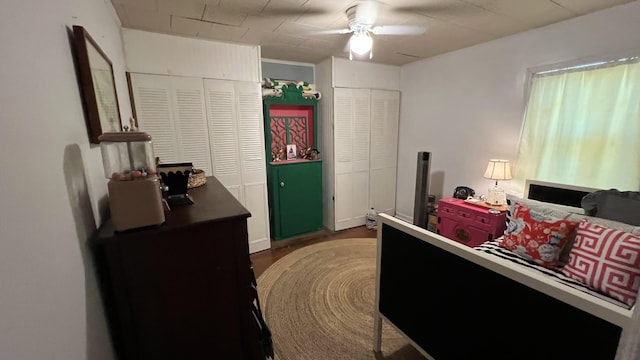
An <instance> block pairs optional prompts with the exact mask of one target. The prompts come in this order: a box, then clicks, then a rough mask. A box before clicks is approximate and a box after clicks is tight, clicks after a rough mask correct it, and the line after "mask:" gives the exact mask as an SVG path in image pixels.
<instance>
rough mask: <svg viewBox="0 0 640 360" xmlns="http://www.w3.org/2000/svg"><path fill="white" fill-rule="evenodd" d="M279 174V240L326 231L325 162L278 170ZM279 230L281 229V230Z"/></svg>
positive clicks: (290, 165) (277, 216) (280, 166)
mask: <svg viewBox="0 0 640 360" xmlns="http://www.w3.org/2000/svg"><path fill="white" fill-rule="evenodd" d="M275 167H276V168H277V171H275V173H276V174H277V176H276V179H274V180H276V181H275V184H274V185H275V188H276V189H277V191H278V194H277V196H276V197H275V198H276V199H278V200H277V202H278V204H277V205H278V206H277V208H276V209H274V210H275V211H276V212H277V214H276V218H277V219H278V220H277V221H278V222H279V225H280V226H279V230H280V231H277V230H276V234H275V238H276V239H284V238H288V237H292V236H295V235H301V234H305V233H311V232H315V231H320V230H322V162H320V161H309V162H300V163H294V164H282V165H277V166H275ZM277 227H278V226H277Z"/></svg>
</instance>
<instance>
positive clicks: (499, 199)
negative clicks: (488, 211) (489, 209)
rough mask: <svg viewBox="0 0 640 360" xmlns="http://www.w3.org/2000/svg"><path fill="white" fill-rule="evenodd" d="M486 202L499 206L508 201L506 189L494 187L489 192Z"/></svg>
mask: <svg viewBox="0 0 640 360" xmlns="http://www.w3.org/2000/svg"><path fill="white" fill-rule="evenodd" d="M485 201H486V203H487V204H489V205H494V206H499V205H504V204H506V203H507V196H506V194H505V192H504V190H502V189H499V188H497V187H494V188H492V189H489V191H488V192H487V198H486V199H485Z"/></svg>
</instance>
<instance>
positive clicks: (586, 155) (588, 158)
mask: <svg viewBox="0 0 640 360" xmlns="http://www.w3.org/2000/svg"><path fill="white" fill-rule="evenodd" d="M526 179H536V180H542V181H549V182H556V183H564V184H571V185H579V186H587V187H593V188H601V189H611V188H616V189H619V190H639V189H640V58H638V57H634V58H624V59H619V60H615V61H609V62H600V63H595V64H594V63H592V64H588V65H581V66H574V67H569V68H562V69H555V70H551V71H544V72H538V73H535V74H533V76H532V78H531V91H530V95H529V102H528V105H527V111H526V113H525V117H524V125H523V129H522V136H521V139H520V149H519V154H518V161H517V166H516V170H515V174H514V179H513V184H512V185H513V186H514V187H516V188H520V189H522V188H524V182H525V180H526Z"/></svg>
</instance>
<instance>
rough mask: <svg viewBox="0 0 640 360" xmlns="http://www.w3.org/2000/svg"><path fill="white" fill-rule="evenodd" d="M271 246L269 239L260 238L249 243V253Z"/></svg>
mask: <svg viewBox="0 0 640 360" xmlns="http://www.w3.org/2000/svg"><path fill="white" fill-rule="evenodd" d="M269 248H271V241H269V239H260V240H256V241H253V242H250V243H249V254H253V253H257V252H258V251H263V250H267V249H269Z"/></svg>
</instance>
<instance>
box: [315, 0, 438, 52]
mask: <svg viewBox="0 0 640 360" xmlns="http://www.w3.org/2000/svg"><path fill="white" fill-rule="evenodd" d="M378 11H379V4H378V2H377V1H375V0H364V1H361V2H360V3H358V4H357V5H354V6H352V7H350V8H348V9H347V10H346V12H345V13H346V15H347V19H348V20H349V28H348V29H335V30H326V31H320V32H318V34H349V33H353V35H351V38H350V39H349V59H350V60H353V53H356V54H357V55H365V54H366V53H369V59H371V58H372V57H373V38H372V36H371V35H421V34H424V33H425V31H426V30H427V29H426V27H425V26H424V25H375V26H374V24H375V21H376V19H377V18H378Z"/></svg>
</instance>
